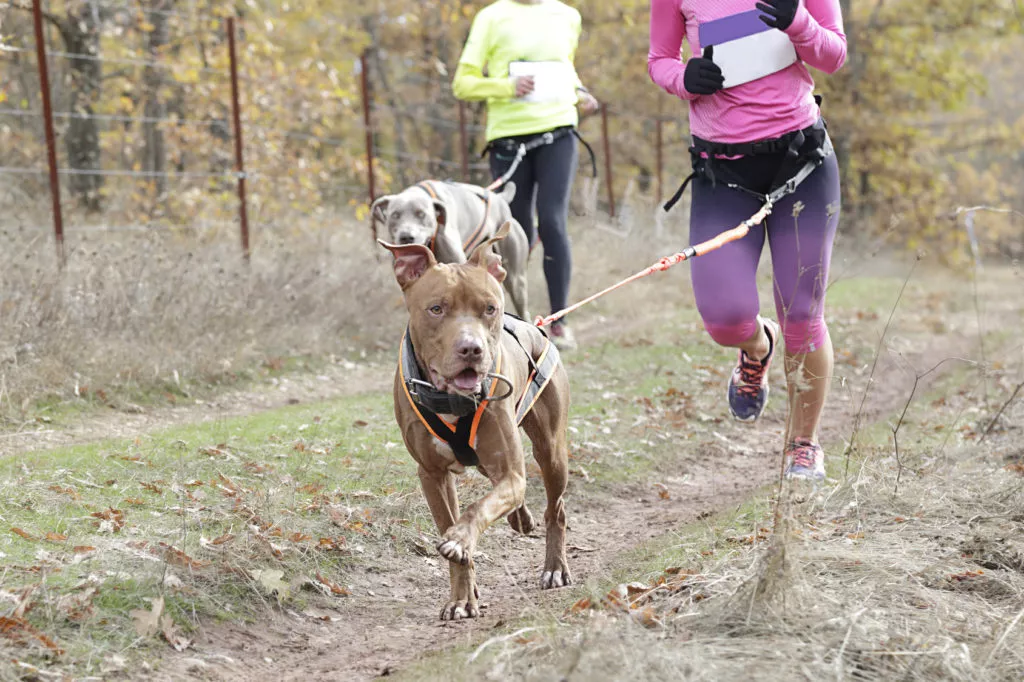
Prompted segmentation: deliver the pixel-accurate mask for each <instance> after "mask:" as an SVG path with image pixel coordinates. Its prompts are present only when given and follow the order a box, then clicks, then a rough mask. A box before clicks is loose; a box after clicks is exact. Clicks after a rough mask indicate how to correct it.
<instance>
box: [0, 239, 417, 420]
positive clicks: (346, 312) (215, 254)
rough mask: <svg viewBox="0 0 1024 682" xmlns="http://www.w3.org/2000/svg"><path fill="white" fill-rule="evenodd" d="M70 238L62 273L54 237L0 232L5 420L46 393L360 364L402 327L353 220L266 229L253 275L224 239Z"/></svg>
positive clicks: (106, 391) (389, 289) (125, 389)
mask: <svg viewBox="0 0 1024 682" xmlns="http://www.w3.org/2000/svg"><path fill="white" fill-rule="evenodd" d="M68 232H69V236H68V261H67V267H66V269H65V270H64V271H63V272H60V271H59V269H58V268H57V267H56V262H55V261H56V258H55V256H54V249H53V244H52V236H51V235H50V234H49V233H47V232H45V231H43V232H41V231H40V230H39V228H36V227H32V228H29V227H28V226H27V225H25V224H21V225H14V226H11V227H8V228H7V229H6V230H4V231H3V232H2V233H0V240H2V242H3V246H2V247H0V300H2V305H0V399H2V405H0V411H2V412H0V413H2V414H3V415H4V416H6V417H7V418H8V419H19V418H23V417H24V415H25V412H26V410H27V409H28V408H29V407H30V406H31V405H32V404H33V403H34V402H35V401H38V400H39V399H40V398H43V397H46V396H50V397H52V398H55V399H57V400H62V399H67V398H70V397H74V396H76V395H80V394H81V393H82V392H83V391H87V392H90V393H91V394H92V395H100V396H101V397H103V396H107V397H108V398H109V399H110V400H113V401H115V402H117V400H116V396H121V397H123V398H126V399H130V398H131V397H132V396H133V395H138V394H141V395H142V396H143V397H144V396H145V394H146V393H147V392H150V391H152V390H154V389H163V390H169V391H172V392H177V391H180V390H182V389H184V388H186V387H187V386H190V385H195V384H196V383H200V382H201V383H208V382H211V381H218V380H225V379H237V378H238V376H239V373H240V372H245V371H247V370H251V369H252V368H253V367H255V366H258V365H260V364H261V363H264V364H268V365H269V366H272V367H279V366H280V365H281V364H282V358H283V359H288V358H295V357H315V358H322V359H330V358H331V357H332V356H345V355H349V354H358V353H360V352H363V351H366V350H367V349H368V348H369V349H372V348H373V346H374V342H375V341H376V340H377V339H378V338H380V337H381V336H382V334H384V330H390V329H391V328H392V327H394V326H395V325H396V323H397V315H396V314H395V312H396V310H395V307H396V304H397V290H396V288H394V286H393V283H392V282H390V281H389V279H388V278H387V277H386V276H385V275H386V274H387V273H386V270H385V269H384V268H381V267H375V266H376V265H377V263H376V262H375V261H374V260H373V258H372V255H371V254H372V251H371V249H370V244H369V240H368V239H367V235H366V230H365V227H364V226H363V225H360V224H357V223H355V222H354V221H347V222H343V223H340V224H332V225H314V224H305V225H302V226H296V227H290V228H282V229H279V230H277V231H273V232H268V231H266V230H259V231H257V232H255V234H254V249H253V257H252V261H251V263H250V264H246V263H245V262H244V261H243V259H242V258H241V256H240V249H239V245H238V242H237V235H235V234H233V233H226V232H224V231H199V230H176V231H167V230H161V231H150V232H146V231H132V232H123V231H122V232H103V231H92V232H86V231H82V230H76V229H74V228H71V229H69V231H68ZM76 387H77V388H76ZM97 391H103V393H101V394H97V393H96V392H97Z"/></svg>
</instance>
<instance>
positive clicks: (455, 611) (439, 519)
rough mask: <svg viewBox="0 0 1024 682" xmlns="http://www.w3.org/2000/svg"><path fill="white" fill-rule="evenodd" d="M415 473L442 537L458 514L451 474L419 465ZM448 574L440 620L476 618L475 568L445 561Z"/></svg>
mask: <svg viewBox="0 0 1024 682" xmlns="http://www.w3.org/2000/svg"><path fill="white" fill-rule="evenodd" d="M418 473H419V477H420V485H421V486H423V496H424V497H426V498H427V506H429V507H430V514H431V515H432V516H433V517H434V523H435V524H436V525H437V532H438V533H439V534H440V535H441V536H444V534H445V532H447V530H448V529H449V528H451V527H452V526H453V525H455V522H456V520H457V517H458V514H459V498H458V493H457V492H456V490H455V477H454V476H452V475H451V473H449V472H447V471H443V472H435V471H430V470H427V469H425V468H423V467H422V466H421V467H420V468H419V472H418ZM448 573H449V580H450V582H451V595H450V597H449V599H448V603H446V604H445V605H444V607H443V608H442V609H441V620H460V619H462V618H476V617H477V616H478V615H480V607H479V605H478V599H479V598H480V593H479V591H478V590H477V587H476V567H475V566H474V565H473V562H472V561H470V562H469V563H467V564H465V565H463V564H456V563H454V562H449V567H448Z"/></svg>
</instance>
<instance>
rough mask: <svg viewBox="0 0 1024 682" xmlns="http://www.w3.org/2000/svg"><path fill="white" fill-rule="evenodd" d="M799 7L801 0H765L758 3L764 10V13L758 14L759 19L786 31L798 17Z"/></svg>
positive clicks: (759, 7)
mask: <svg viewBox="0 0 1024 682" xmlns="http://www.w3.org/2000/svg"><path fill="white" fill-rule="evenodd" d="M798 7H800V0H763V1H762V2H759V3H757V8H758V9H759V10H761V11H762V12H764V14H761V15H758V19H760V20H761V21H763V22H764V23H766V24H768V25H769V26H771V27H772V28H777V29H779V30H780V31H785V30H786V29H787V28H789V25H790V24H792V23H793V19H795V18H796V10H797V8H798ZM765 14H767V15H768V16H765Z"/></svg>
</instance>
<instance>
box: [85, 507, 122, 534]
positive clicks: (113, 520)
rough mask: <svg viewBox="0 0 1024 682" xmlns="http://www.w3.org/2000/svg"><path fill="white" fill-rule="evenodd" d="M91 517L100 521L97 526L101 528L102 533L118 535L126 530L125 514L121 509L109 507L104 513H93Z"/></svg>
mask: <svg viewBox="0 0 1024 682" xmlns="http://www.w3.org/2000/svg"><path fill="white" fill-rule="evenodd" d="M90 516H92V517H93V518H96V519H99V520H98V521H96V525H97V526H99V529H100V532H101V533H103V532H110V533H116V532H118V531H119V530H121V529H122V528H124V512H123V511H121V510H120V509H114V508H113V507H108V508H107V509H104V510H103V511H98V512H93V513H92V514H90Z"/></svg>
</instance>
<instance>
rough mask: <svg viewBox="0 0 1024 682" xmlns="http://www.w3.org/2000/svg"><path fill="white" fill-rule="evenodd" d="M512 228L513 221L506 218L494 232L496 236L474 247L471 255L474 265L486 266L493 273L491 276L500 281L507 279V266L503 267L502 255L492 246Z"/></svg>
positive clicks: (470, 259)
mask: <svg viewBox="0 0 1024 682" xmlns="http://www.w3.org/2000/svg"><path fill="white" fill-rule="evenodd" d="M511 228H512V222H511V221H508V220H506V221H505V222H503V223H502V224H501V227H499V228H498V230H497V231H496V232H495V233H494V236H493V237H491V238H490V239H488V240H487V241H485V242H484V243H483V244H481V245H480V246H478V247H476V248H475V249H473V253H472V254H470V256H469V261H468V262H470V263H472V264H473V265H478V266H480V267H482V268H486V269H487V272H489V273H491V276H492V277H494V279H496V280H498V281H499V282H504V281H505V275H506V274H507V273H506V272H505V268H503V267H501V256H499V255H498V254H497V253H495V252H494V249H492V248H491V246H492V245H493V244H495V243H496V242H500V241H501V240H502V239H504V238H505V237H507V236H508V232H509V230H510V229H511Z"/></svg>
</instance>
